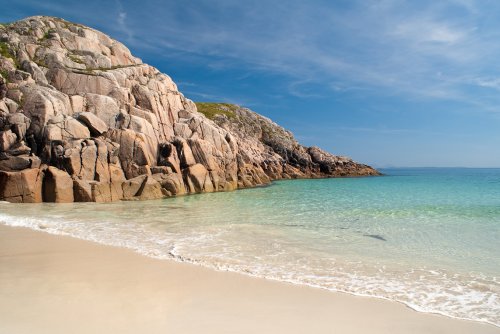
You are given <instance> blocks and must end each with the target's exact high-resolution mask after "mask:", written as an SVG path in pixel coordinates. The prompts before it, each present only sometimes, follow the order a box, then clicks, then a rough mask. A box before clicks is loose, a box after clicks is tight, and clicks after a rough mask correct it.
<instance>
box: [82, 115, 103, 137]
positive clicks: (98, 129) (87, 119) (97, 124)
mask: <svg viewBox="0 0 500 334" xmlns="http://www.w3.org/2000/svg"><path fill="white" fill-rule="evenodd" d="M78 120H80V121H81V122H82V123H83V124H85V125H86V126H87V127H88V128H89V129H90V132H91V133H92V135H94V136H100V135H102V134H103V133H104V132H106V131H108V126H107V124H106V123H105V122H104V121H103V120H102V119H100V118H99V117H97V116H96V115H94V114H93V113H91V112H82V113H80V114H79V115H78Z"/></svg>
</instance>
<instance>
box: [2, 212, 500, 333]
mask: <svg viewBox="0 0 500 334" xmlns="http://www.w3.org/2000/svg"><path fill="white" fill-rule="evenodd" d="M97 205H98V204H97ZM0 224H1V225H3V226H8V227H13V228H22V229H28V230H31V231H35V232H41V233H47V234H50V235H55V236H63V237H70V238H74V239H78V240H84V241H88V242H92V243H95V244H98V245H103V246H109V247H116V248H121V249H127V250H131V251H133V252H135V253H136V254H139V255H142V256H146V257H149V258H153V259H157V260H167V261H175V262H177V263H183V264H189V265H196V266H199V267H202V268H207V269H210V270H215V271H218V272H231V273H236V274H240V275H245V276H248V277H253V278H257V279H265V280H270V281H276V282H281V283H287V284H293V285H297V286H307V287H311V288H315V289H322V290H326V291H330V292H334V293H344V294H348V295H352V296H357V297H363V298H376V299H382V300H387V301H390V302H396V303H398V304H402V305H404V306H406V307H408V308H409V309H411V310H413V311H415V312H419V313H424V314H433V315H439V316H444V317H447V318H450V319H457V320H463V321H471V322H475V323H481V324H485V325H491V326H494V327H496V328H500V325H498V324H495V323H492V322H490V321H487V320H478V319H472V318H465V317H457V316H453V315H450V314H447V313H445V312H429V311H426V310H423V309H421V308H419V307H418V306H416V305H413V304H411V303H408V302H405V301H401V300H397V299H391V298H387V297H384V296H377V295H368V294H363V293H354V292H351V291H344V290H341V289H335V288H326V287H324V286H320V285H315V284H308V283H304V282H300V281H296V280H287V279H283V278H277V277H268V276H263V275H258V274H253V273H251V272H248V271H243V270H235V269H233V268H230V267H225V268H221V267H218V266H215V265H211V264H209V263H205V262H201V261H197V260H195V259H190V258H185V257H182V256H178V255H175V254H173V253H169V255H168V256H165V255H158V254H151V253H148V252H145V251H144V250H142V249H140V248H135V247H130V246H127V245H124V244H121V243H119V242H116V243H113V242H103V241H102V240H97V239H95V238H92V237H82V236H79V235H75V234H72V233H67V232H63V231H59V230H54V229H50V228H42V227H40V226H35V225H34V226H26V225H16V224H15V223H10V222H6V221H3V220H0Z"/></svg>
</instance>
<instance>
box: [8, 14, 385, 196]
mask: <svg viewBox="0 0 500 334" xmlns="http://www.w3.org/2000/svg"><path fill="white" fill-rule="evenodd" d="M199 107H200V109H199V110H198V108H197V105H196V104H195V103H193V102H192V101H191V100H189V99H187V98H185V97H184V95H183V94H182V93H180V92H179V90H178V89H177V86H176V84H175V83H174V82H173V81H172V79H171V78H170V77H169V76H168V75H166V74H163V73H160V71H158V70H157V69H156V68H154V67H152V66H150V65H147V64H144V63H142V61H141V60H140V59H139V58H136V57H134V56H133V55H132V54H131V53H130V51H129V50H128V49H127V48H126V47H125V46H124V45H123V44H121V43H120V42H118V41H115V40H113V39H111V38H110V37H109V36H107V35H105V34H103V33H101V32H99V31H96V30H94V29H91V28H89V27H85V26H82V25H80V24H75V23H71V22H67V21H64V20H62V19H58V18H53V17H41V16H37V17H30V18H26V19H24V20H21V21H17V22H14V23H11V24H8V25H0V200H7V201H11V202H41V201H48V202H71V201H96V202H110V201H117V200H134V199H154V198H161V197H166V196H176V195H183V194H189V193H202V192H214V191H227V190H234V189H237V188H245V187H252V186H256V185H262V184H267V183H269V182H271V181H272V180H276V179H283V178H311V177H339V176H365V175H378V172H377V171H376V170H374V169H372V168H371V167H369V166H366V165H362V164H358V163H356V162H354V161H352V160H351V159H349V158H345V157H338V156H334V155H331V154H329V153H327V152H324V151H322V150H321V149H319V148H315V147H311V148H307V147H304V146H302V145H300V144H299V143H298V142H297V141H296V140H295V139H294V137H293V135H292V134H291V133H290V132H288V131H286V130H285V129H283V128H281V127H279V126H278V125H276V124H275V123H273V122H272V121H271V120H269V119H267V118H265V117H262V116H260V115H258V114H256V113H254V112H252V111H250V110H248V109H245V108H240V107H239V106H234V105H228V104H203V103H201V104H199ZM199 111H201V112H199Z"/></svg>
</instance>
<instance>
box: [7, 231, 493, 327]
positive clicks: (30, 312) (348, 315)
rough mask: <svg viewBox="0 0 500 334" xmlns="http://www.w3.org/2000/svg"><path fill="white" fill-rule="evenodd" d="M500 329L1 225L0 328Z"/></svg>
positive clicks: (346, 295)
mask: <svg viewBox="0 0 500 334" xmlns="http://www.w3.org/2000/svg"><path fill="white" fill-rule="evenodd" d="M69 328H71V332H73V333H89V332H104V333H114V332H121V333H137V332H147V333H160V332H163V333H164V332H169V331H170V332H175V333H201V332H203V333H277V332H280V333H281V332H283V333H305V332H311V333H329V332H332V331H333V330H335V331H338V332H342V333H388V332H396V333H444V332H450V333H500V328H497V327H495V326H493V325H488V324H482V323H478V322H472V321H465V320H458V319H452V318H448V317H444V316H440V315H434V314H426V313H419V312H416V311H414V310H411V309H410V308H408V307H406V306H404V305H402V304H400V303H396V302H392V301H387V300H382V299H375V298H368V297H357V296H353V295H348V294H344V293H335V292H330V291H327V290H323V289H318V288H312V287H307V286H299V285H293V284H289V283H282V282H277V281H270V280H265V279H260V278H254V277H249V276H245V275H243V274H238V273H232V272H218V271H214V270H211V269H207V268H203V267H199V266H196V265H192V264H186V263H178V262H175V261H170V260H158V259H153V258H149V257H146V256H142V255H140V254H137V253H135V252H133V251H132V250H129V249H124V248H118V247H112V246H105V245H101V244H97V243H93V242H90V241H84V240H80V239H75V238H71V237H67V236H57V235H50V234H48V233H42V232H40V231H34V230H30V229H27V228H21V227H10V226H5V225H2V224H0V332H8V333H32V332H36V333H66V332H67V331H68V329H69Z"/></svg>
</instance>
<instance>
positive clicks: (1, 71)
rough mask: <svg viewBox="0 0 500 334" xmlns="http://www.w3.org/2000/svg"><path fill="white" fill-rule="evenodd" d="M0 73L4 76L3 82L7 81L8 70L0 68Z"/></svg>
mask: <svg viewBox="0 0 500 334" xmlns="http://www.w3.org/2000/svg"><path fill="white" fill-rule="evenodd" d="M0 75H1V76H2V77H3V78H4V80H5V83H9V72H8V71H7V70H6V69H3V68H0Z"/></svg>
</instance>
